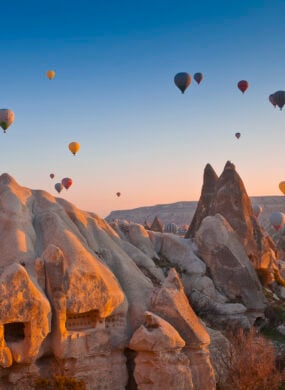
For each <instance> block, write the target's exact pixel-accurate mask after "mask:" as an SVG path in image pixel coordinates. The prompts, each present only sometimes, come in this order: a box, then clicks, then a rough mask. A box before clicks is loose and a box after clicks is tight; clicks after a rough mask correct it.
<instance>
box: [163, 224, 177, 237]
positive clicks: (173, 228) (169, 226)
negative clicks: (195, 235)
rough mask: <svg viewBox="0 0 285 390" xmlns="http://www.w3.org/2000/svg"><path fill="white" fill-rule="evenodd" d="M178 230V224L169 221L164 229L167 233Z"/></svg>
mask: <svg viewBox="0 0 285 390" xmlns="http://www.w3.org/2000/svg"><path fill="white" fill-rule="evenodd" d="M177 230H178V226H177V225H176V224H175V223H168V224H166V225H165V226H164V231H165V232H166V233H173V234H176V233H177Z"/></svg>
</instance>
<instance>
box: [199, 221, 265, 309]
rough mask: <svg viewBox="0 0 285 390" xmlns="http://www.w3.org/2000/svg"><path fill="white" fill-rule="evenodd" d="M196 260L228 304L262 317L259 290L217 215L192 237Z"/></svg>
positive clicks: (242, 254) (240, 250) (237, 243)
mask: <svg viewBox="0 0 285 390" xmlns="http://www.w3.org/2000/svg"><path fill="white" fill-rule="evenodd" d="M195 242H196V244H197V247H198V254H199V256H200V257H201V258H202V259H203V260H204V261H205V263H206V264H207V266H208V267H209V270H210V273H211V277H212V280H213V282H214V284H215V287H216V288H217V289H218V290H219V291H221V292H222V293H223V294H224V295H225V296H226V297H228V299H229V300H232V301H233V300H234V301H237V300H238V301H239V302H240V303H242V304H243V305H244V306H246V307H247V309H248V310H249V311H250V312H256V313H257V314H256V316H259V315H262V313H263V311H264V308H265V297H264V295H263V292H262V287H261V284H260V282H259V279H258V277H257V274H256V272H255V270H254V268H253V264H252V263H251V261H250V260H249V258H248V256H247V253H246V251H245V249H244V247H243V245H242V243H241V242H240V240H239V238H238V236H237V234H236V233H235V232H234V231H233V229H232V227H231V226H230V225H229V223H228V222H227V221H226V219H225V218H224V217H223V216H221V215H219V214H217V215H215V216H209V217H206V218H204V219H203V221H202V223H201V226H200V228H199V230H198V231H197V232H196V235H195Z"/></svg>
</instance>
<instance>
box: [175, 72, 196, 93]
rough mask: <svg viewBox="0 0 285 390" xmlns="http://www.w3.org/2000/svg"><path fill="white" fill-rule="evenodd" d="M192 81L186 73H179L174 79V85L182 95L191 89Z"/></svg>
mask: <svg viewBox="0 0 285 390" xmlns="http://www.w3.org/2000/svg"><path fill="white" fill-rule="evenodd" d="M191 81H192V80H191V76H190V74H189V73H186V72H180V73H177V74H176V75H175V77H174V83H175V85H176V87H177V88H179V89H180V91H181V92H182V93H184V92H185V90H186V89H187V88H188V87H189V85H190V84H191Z"/></svg>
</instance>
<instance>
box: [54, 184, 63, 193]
mask: <svg viewBox="0 0 285 390" xmlns="http://www.w3.org/2000/svg"><path fill="white" fill-rule="evenodd" d="M54 188H55V189H56V190H57V192H58V193H60V192H61V191H62V190H63V185H62V184H61V183H56V184H55V185H54Z"/></svg>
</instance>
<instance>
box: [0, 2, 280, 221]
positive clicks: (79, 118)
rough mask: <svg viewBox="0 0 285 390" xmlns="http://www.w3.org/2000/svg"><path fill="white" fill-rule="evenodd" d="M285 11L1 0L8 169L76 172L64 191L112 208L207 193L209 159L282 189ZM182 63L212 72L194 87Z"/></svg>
mask: <svg viewBox="0 0 285 390" xmlns="http://www.w3.org/2000/svg"><path fill="white" fill-rule="evenodd" d="M284 20H285V2H284V0H274V1H272V0H271V1H270V0H268V1H262V0H258V1H257V0H256V1H252V0H248V1H243V0H239V1H230V0H227V1H209V0H208V1H207V0H206V1H203V2H197V1H190V0H188V1H179V0H178V1H166V0H164V1H155V0H152V1H148V0H145V1H142V2H134V1H120V2H119V1H108V2H107V1H106V2H104V1H100V2H99V1H84V0H83V1H80V2H79V1H76V2H75V1H72V0H71V1H69V2H67V1H49V2H48V3H47V2H39V1H27V2H23V1H11V2H10V1H9V2H8V1H7V2H5V3H4V4H2V3H1V33H0V43H1V46H0V48H1V49H0V50H1V54H2V55H1V56H0V64H1V72H0V108H10V109H12V110H13V111H14V112H15V122H14V124H13V125H11V127H10V128H9V129H8V130H7V134H5V135H4V134H0V167H1V173H4V172H7V173H9V174H11V175H12V176H13V177H14V178H15V180H16V181H17V182H18V183H19V184H21V185H23V186H27V187H30V188H32V189H43V190H46V191H48V192H50V193H52V194H53V195H55V196H57V192H56V191H55V190H54V184H55V183H56V182H57V181H60V180H61V178H62V177H66V176H68V177H71V178H72V179H73V181H74V184H73V186H72V187H71V188H70V189H69V190H68V191H66V190H64V191H62V192H61V194H60V196H62V197H64V198H65V199H67V200H69V201H71V202H72V203H74V204H75V205H77V206H78V207H79V208H81V209H84V210H89V211H93V212H95V213H97V214H99V215H100V216H102V217H105V216H106V215H107V214H108V213H109V212H110V211H111V210H115V209H126V208H128V209H129V208H134V207H140V206H144V205H154V204H161V203H172V202H176V201H185V200H197V199H198V198H199V195H200V191H201V185H202V176H203V169H204V167H205V165H206V164H207V163H208V162H209V163H210V164H211V165H212V166H213V168H214V169H215V170H216V172H217V174H220V173H221V171H222V169H223V166H224V165H225V163H226V161H227V160H231V161H232V162H233V163H234V164H235V165H236V168H237V171H238V172H239V174H240V176H241V177H242V179H243V181H244V184H245V186H246V189H247V191H248V194H249V195H279V194H280V196H281V193H280V191H279V188H278V184H279V182H280V181H282V180H285V163H284V141H285V109H284V111H280V110H279V109H278V108H276V109H274V108H273V106H272V105H271V104H270V103H269V101H268V96H269V95H270V94H271V93H273V92H275V91H276V90H280V89H281V90H285V23H284ZM48 69H54V70H55V71H56V77H55V79H54V80H48V79H47V78H46V76H45V73H46V71H47V70H48ZM182 71H185V72H189V73H190V74H191V75H192V76H193V74H194V73H195V72H203V74H204V80H203V82H202V83H201V84H200V85H199V86H198V85H197V84H196V83H195V81H192V84H191V85H190V87H189V88H188V90H187V91H186V92H185V94H184V95H182V94H181V93H180V91H179V90H178V89H177V88H176V87H175V85H174V82H173V78H174V75H175V74H176V73H178V72H182ZM241 79H246V80H248V81H249V84H250V85H249V89H248V90H247V91H246V93H245V94H244V95H243V94H242V93H241V92H240V91H239V90H238V89H237V86H236V84H237V82H238V81H239V80H241ZM236 132H240V133H241V138H240V139H239V140H237V139H236V138H235V136H234V134H235V133H236ZM71 141H78V142H80V143H81V150H80V152H79V153H78V155H77V156H75V157H74V156H73V155H72V154H71V153H70V152H69V150H68V144H69V142H71ZM50 173H54V174H55V179H53V180H51V179H50V178H49V174H50ZM117 191H120V192H121V193H122V196H121V197H120V198H117V197H116V195H115V194H116V192H117Z"/></svg>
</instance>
